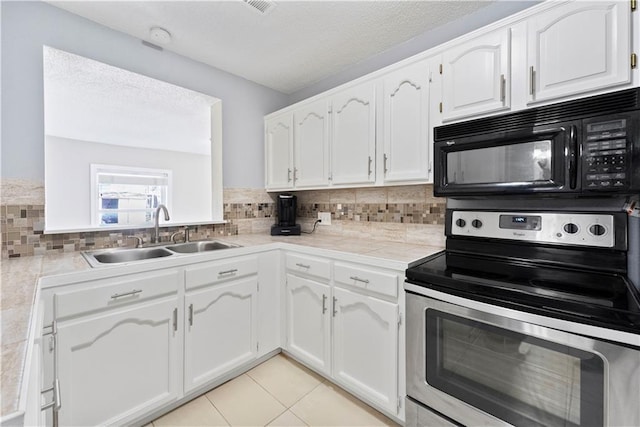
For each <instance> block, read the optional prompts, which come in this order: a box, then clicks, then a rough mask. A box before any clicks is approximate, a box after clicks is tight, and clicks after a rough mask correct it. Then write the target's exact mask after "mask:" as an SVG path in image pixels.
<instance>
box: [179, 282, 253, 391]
mask: <svg viewBox="0 0 640 427" xmlns="http://www.w3.org/2000/svg"><path fill="white" fill-rule="evenodd" d="M257 288H258V279H257V277H256V276H253V277H249V278H246V279H240V280H234V281H233V282H230V283H227V284H224V285H214V286H209V287H205V288H201V289H199V290H195V291H192V292H189V293H187V295H186V297H185V308H186V310H185V317H186V319H185V328H186V332H185V349H184V354H185V369H184V372H185V393H188V392H190V391H192V390H194V389H196V388H198V387H199V386H202V385H205V384H206V383H207V382H210V381H211V380H214V379H216V378H217V377H219V376H221V375H223V374H225V373H227V372H229V371H230V370H232V369H233V368H236V367H238V366H240V365H242V364H243V363H246V362H249V361H251V360H253V359H255V357H256V354H257V351H258V349H257V346H258V332H257V331H258V289H257Z"/></svg>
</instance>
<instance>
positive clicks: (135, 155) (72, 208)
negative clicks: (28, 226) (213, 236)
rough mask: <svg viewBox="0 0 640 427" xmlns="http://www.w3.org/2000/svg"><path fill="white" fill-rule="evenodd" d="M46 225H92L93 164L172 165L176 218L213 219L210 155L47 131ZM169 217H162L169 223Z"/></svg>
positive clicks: (180, 220) (63, 227) (57, 227)
mask: <svg viewBox="0 0 640 427" xmlns="http://www.w3.org/2000/svg"><path fill="white" fill-rule="evenodd" d="M45 148H46V156H47V168H46V176H45V179H46V183H47V184H46V187H45V200H46V204H45V210H46V214H45V215H46V229H47V231H55V230H68V229H79V228H92V227H93V226H92V225H91V205H90V200H91V173H90V170H91V164H92V163H97V164H104V165H119V166H136V167H141V168H152V169H170V170H172V171H173V193H172V203H171V208H170V210H169V214H170V216H171V222H176V223H184V222H195V223H197V222H205V221H211V174H210V170H211V157H210V156H204V155H202V154H190V153H184V152H178V151H165V150H153V149H147V148H131V147H124V146H121V145H111V144H100V143H94V142H89V141H78V140H74V139H67V138H59V137H55V136H49V135H47V136H46V142H45ZM164 223H165V221H162V224H164Z"/></svg>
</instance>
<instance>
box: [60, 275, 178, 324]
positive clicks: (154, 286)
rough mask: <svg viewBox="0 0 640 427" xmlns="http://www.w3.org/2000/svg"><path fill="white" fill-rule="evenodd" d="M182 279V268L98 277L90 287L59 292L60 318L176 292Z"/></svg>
mask: <svg viewBox="0 0 640 427" xmlns="http://www.w3.org/2000/svg"><path fill="white" fill-rule="evenodd" d="M179 280H180V276H179V272H178V270H169V271H164V272H155V273H148V274H137V275H134V276H128V277H127V278H126V279H124V278H116V279H105V280H96V281H95V282H93V283H91V286H90V287H88V288H84V289H80V290H70V291H62V292H56V294H55V295H54V301H55V303H54V304H55V307H56V318H57V319H62V318H65V317H70V316H75V315H79V314H84V313H90V312H92V311H100V310H105V309H110V308H115V307H119V306H122V305H126V304H130V303H132V302H135V303H137V302H140V301H145V300H149V299H152V298H158V297H161V296H166V295H171V294H175V293H177V291H178V283H179Z"/></svg>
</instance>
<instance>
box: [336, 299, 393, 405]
mask: <svg viewBox="0 0 640 427" xmlns="http://www.w3.org/2000/svg"><path fill="white" fill-rule="evenodd" d="M333 292H334V299H335V301H334V305H335V313H334V319H333V363H334V368H333V377H334V379H335V380H336V381H337V382H339V383H340V384H342V385H343V386H345V387H346V388H348V389H351V390H354V391H357V392H359V393H360V394H362V395H364V396H367V397H368V398H369V399H371V400H372V401H373V402H376V403H377V404H379V405H380V406H381V407H383V408H385V409H387V410H388V411H390V412H392V413H397V412H398V404H399V400H398V399H399V396H398V305H397V304H392V303H389V302H386V301H382V300H379V299H377V298H372V297H369V296H366V295H360V294H356V293H354V292H350V291H347V290H345V289H342V288H337V287H336V288H334V289H333Z"/></svg>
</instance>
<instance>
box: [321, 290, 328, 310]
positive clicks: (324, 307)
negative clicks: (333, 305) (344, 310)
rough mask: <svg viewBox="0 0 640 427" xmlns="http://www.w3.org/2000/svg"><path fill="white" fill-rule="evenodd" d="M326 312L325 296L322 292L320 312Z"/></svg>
mask: <svg viewBox="0 0 640 427" xmlns="http://www.w3.org/2000/svg"><path fill="white" fill-rule="evenodd" d="M326 312H327V296H326V295H325V294H322V314H325V313H326Z"/></svg>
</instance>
